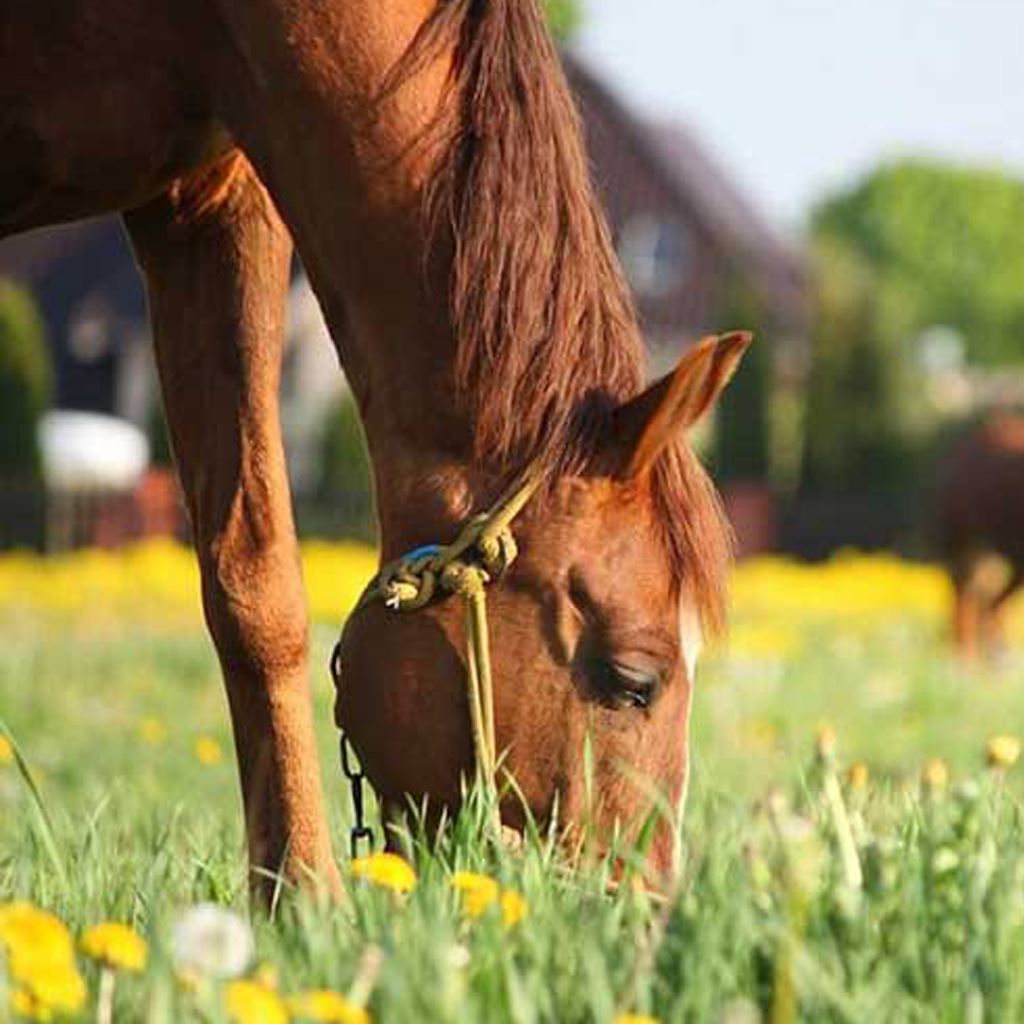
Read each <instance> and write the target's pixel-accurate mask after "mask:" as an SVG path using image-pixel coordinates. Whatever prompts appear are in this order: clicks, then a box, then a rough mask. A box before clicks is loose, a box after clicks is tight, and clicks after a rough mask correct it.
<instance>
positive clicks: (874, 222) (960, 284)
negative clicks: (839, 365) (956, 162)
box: [812, 161, 1024, 365]
mask: <svg viewBox="0 0 1024 1024" xmlns="http://www.w3.org/2000/svg"><path fill="white" fill-rule="evenodd" d="M1022 224H1024V181H1020V180H1017V179H1015V178H1011V177H1009V176H1008V175H1006V174H1003V173H1000V172H999V171H995V170H980V169H974V168H966V167H955V166H949V165H947V164H942V163H934V162H925V161H907V162H903V163H898V164H893V165H891V166H887V167H883V168H881V169H880V170H877V171H875V172H874V173H873V174H871V175H870V176H869V177H868V178H867V179H865V180H864V181H863V182H862V183H861V184H859V185H858V186H857V187H855V188H854V189H852V190H851V191H849V192H844V193H842V194H840V195H837V196H835V197H833V198H830V199H828V200H827V201H826V202H824V203H822V204H821V205H820V206H819V207H818V209H817V210H816V211H815V212H814V215H813V218H812V226H813V233H814V235H815V237H816V238H818V239H828V240H833V241H836V242H839V243H841V244H844V245H846V246H848V247H849V248H851V249H852V250H853V251H854V252H855V253H857V255H858V256H860V258H861V259H862V260H864V261H865V263H866V264H867V265H868V266H869V267H870V268H871V270H872V271H873V272H874V273H875V275H876V276H877V280H878V282H879V284H881V285H882V286H883V287H885V288H886V289H891V290H894V291H897V292H898V293H899V294H900V297H901V302H902V303H903V304H904V305H905V308H906V311H907V313H908V324H907V327H908V333H909V335H910V336H913V335H915V334H917V333H919V332H920V331H922V330H924V329H925V328H927V327H930V326H932V325H934V324H946V325H949V326H951V327H955V328H957V329H958V330H959V331H960V332H962V334H963V335H964V337H965V339H966V343H967V351H968V355H969V357H970V359H971V360H972V361H975V362H979V363H985V364H992V365H995V364H1001V363H1014V362H1016V363H1019V362H1021V361H1022V360H1024V287H1022V286H1021V282H1022V281H1024V231H1022V230H1021V225H1022Z"/></svg>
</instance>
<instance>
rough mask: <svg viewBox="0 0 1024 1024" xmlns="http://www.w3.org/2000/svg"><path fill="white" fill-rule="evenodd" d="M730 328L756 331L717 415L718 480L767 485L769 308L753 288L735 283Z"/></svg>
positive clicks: (725, 320)
mask: <svg viewBox="0 0 1024 1024" xmlns="http://www.w3.org/2000/svg"><path fill="white" fill-rule="evenodd" d="M721 321H722V325H723V327H724V328H726V329H729V330H732V329H740V330H751V331H753V332H754V334H755V340H754V344H753V345H751V347H750V348H749V349H748V350H747V354H746V355H745V356H744V357H743V362H742V363H741V364H740V368H739V370H738V371H737V373H736V376H735V378H734V379H733V380H732V382H731V383H730V384H729V386H728V387H727V388H726V389H725V391H724V392H723V393H722V397H721V399H719V402H718V411H717V413H716V414H715V447H714V466H715V476H716V478H717V479H718V480H720V481H721V482H723V483H730V482H733V481H740V480H744V481H749V480H766V479H767V478H768V474H769V450H770V426H769V423H770V417H769V404H770V401H771V386H772V381H771V359H770V353H769V345H770V344H771V341H770V340H769V338H768V337H767V335H768V333H769V331H768V330H767V328H768V324H767V322H766V317H765V315H764V304H763V302H762V301H761V299H760V297H759V296H758V295H757V293H756V292H755V291H754V290H753V288H752V287H751V286H750V285H748V284H745V283H743V282H741V281H739V280H738V279H737V280H734V281H733V283H732V284H731V285H730V287H729V290H728V293H727V295H726V298H725V302H724V308H723V311H722V314H721Z"/></svg>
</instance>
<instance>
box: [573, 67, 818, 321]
mask: <svg viewBox="0 0 1024 1024" xmlns="http://www.w3.org/2000/svg"><path fill="white" fill-rule="evenodd" d="M564 59H565V67H566V72H567V75H568V77H569V81H570V83H571V84H572V86H573V89H574V91H575V92H576V94H577V96H579V97H580V98H581V99H582V101H583V105H584V109H585V108H586V106H587V105H588V104H590V103H595V102H596V103H598V104H600V106H601V108H602V113H603V115H604V116H605V117H606V118H607V119H608V120H609V121H610V122H611V123H613V125H614V127H615V130H616V131H617V132H618V133H619V135H620V136H621V138H622V139H624V140H626V141H627V142H628V144H629V145H631V146H632V147H633V149H634V152H635V153H636V154H637V155H638V156H639V157H640V158H641V159H642V160H643V162H644V163H645V164H646V165H647V167H648V168H649V170H650V171H651V173H652V174H654V175H655V176H656V177H657V179H658V180H659V181H660V182H661V185H662V187H663V188H665V189H666V190H667V191H668V192H670V193H671V194H672V195H673V196H674V197H675V199H676V200H677V201H678V202H679V204H680V205H681V206H683V207H685V208H686V209H687V210H688V211H689V212H690V213H691V214H692V215H693V216H694V217H695V218H696V219H697V220H698V221H699V222H700V223H701V224H702V225H703V227H704V228H705V229H706V230H707V232H708V233H709V235H710V236H711V237H712V238H714V239H715V240H716V241H717V243H718V244H719V246H720V247H721V248H722V249H723V250H724V251H725V252H727V253H728V254H729V255H730V256H732V257H734V258H736V259H738V260H739V261H740V262H741V263H742V264H743V265H744V266H746V267H747V268H748V270H749V271H750V272H751V274H752V276H753V277H754V278H755V279H756V280H757V281H758V282H759V283H760V285H761V286H762V288H763V289H764V291H765V292H766V294H767V295H768V296H769V297H770V298H771V300H772V301H773V303H774V304H775V305H776V307H778V308H779V309H780V312H781V313H782V316H783V319H785V320H787V321H789V322H791V323H793V324H798V323H801V322H802V320H803V314H802V310H803V305H804V303H803V295H804V291H805V268H804V261H803V256H802V253H801V251H800V249H799V247H798V246H796V245H795V244H793V243H791V242H790V241H789V240H788V239H786V238H785V237H784V236H783V235H782V233H781V232H779V231H778V230H777V229H776V228H775V227H774V226H773V225H772V224H771V223H770V222H769V221H768V220H767V219H766V218H765V217H764V216H763V215H762V214H761V213H760V211H759V210H758V209H757V207H756V205H755V204H754V203H753V202H752V201H751V200H750V199H749V198H748V197H747V196H746V195H745V194H744V192H743V191H742V189H741V188H740V187H739V185H738V184H737V183H736V179H735V177H734V176H733V175H732V174H730V173H729V172H728V171H727V170H726V169H725V168H724V166H723V164H722V162H721V161H719V160H718V159H717V157H715V156H714V155H713V154H712V153H711V152H710V150H709V149H708V147H707V145H706V144H705V143H704V141H703V140H702V139H700V138H698V135H697V133H696V132H695V131H694V130H693V129H692V128H690V127H688V126H687V125H685V124H683V123H681V122H679V121H661V120H644V119H643V118H641V117H638V116H636V115H635V114H634V113H632V112H631V111H630V110H629V109H628V108H627V106H626V105H625V104H624V103H623V102H622V100H621V99H620V98H619V97H618V96H617V95H616V94H615V93H614V92H613V91H612V90H611V89H610V88H608V86H606V85H605V84H604V82H603V81H602V80H601V79H600V78H599V77H598V76H597V75H595V74H594V73H593V72H592V71H590V70H589V68H588V67H587V66H586V64H585V63H584V62H583V61H581V60H580V58H579V57H578V56H576V55H574V54H566V55H564Z"/></svg>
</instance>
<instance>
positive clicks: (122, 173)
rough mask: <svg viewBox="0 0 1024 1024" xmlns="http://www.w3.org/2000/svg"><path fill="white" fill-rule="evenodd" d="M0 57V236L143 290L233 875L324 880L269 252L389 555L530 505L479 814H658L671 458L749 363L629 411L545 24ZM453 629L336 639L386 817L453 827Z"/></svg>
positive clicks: (613, 312)
mask: <svg viewBox="0 0 1024 1024" xmlns="http://www.w3.org/2000/svg"><path fill="white" fill-rule="evenodd" d="M0 40H2V52H3V57H4V59H3V61H2V62H0V111H2V114H0V142H2V150H3V153H4V160H3V162H2V164H0V234H11V233H13V232H18V231H24V230H28V229H31V228H33V227H37V226H39V225H44V224H50V223H53V222H55V221H60V220H67V219H73V218H78V217H84V216H90V215H93V214H97V213H100V212H104V211H118V212H120V213H121V215H122V216H123V223H124V225H125V227H126V230H127V233H128V235H129V237H130V239H131V242H132V245H133V247H134V252H135V254H136V259H137V262H138V264H139V266H140V267H141V270H142V272H143V275H144V278H145V281H146V285H147V292H148V300H149V307H150V313H151V320H152V326H153V332H154V338H155V350H156V360H157V366H158V370H159V376H160V383H161V393H162V400H163V404H164V409H165V413H166V418H167V421H168V424H169V431H170V436H171V441H172V448H173V452H174V456H175V460H176V465H177V469H178V473H179V475H180V480H181V484H182V488H183V493H184V496H185V502H186V506H187V510H188V513H189V516H190V520H191V526H192V533H193V536H194V544H195V549H196V554H197V557H198V562H199V566H200V570H201V583H202V597H203V606H204V611H205V617H206V621H207V624H208V628H209V632H210V633H211V635H212V639H213V642H214V645H215V647H216V650H217V653H218V657H219V661H220V665H221V667H222V673H223V676H224V680H225V685H226V690H227V698H228V705H229V710H230V715H231V720H232V726H233V731H234V737H235V746H236V751H237V760H238V767H239V774H240V781H241V790H242V797H243V805H244V812H245V820H246V831H247V839H248V849H249V857H250V862H251V864H252V867H253V869H254V870H256V869H259V870H256V874H257V876H258V877H260V878H267V877H268V876H271V875H272V874H274V873H278V874H279V875H280V876H282V877H285V878H287V879H292V880H296V881H297V882H298V883H302V882H304V881H305V880H308V879H312V880H316V882H315V884H317V885H326V886H327V887H329V888H331V889H337V888H338V886H339V884H340V881H339V872H338V869H337V865H336V862H335V860H334V858H333V856H332V852H331V843H330V838H329V834H328V828H327V824H326V817H325V813H324V799H323V792H322V782H321V777H320V771H319V765H318V762H317V754H316V747H315V742H314V731H313V721H312V711H311V701H310V689H309V681H308V678H307V657H308V653H307V652H308V627H307V613H306V606H305V597H304V592H303V583H302V575H301V568H300V561H299V556H298V548H297V541H296V536H295V528H294V525H293V521H292V515H291V509H290V498H289V492H288V483H287V478H286V467H285V459H284V454H283V450H282V444H281V432H280V423H279V415H278V407H277V391H278V383H279V376H280V367H281V346H282V323H283V318H284V302H285V292H286V288H287V284H288V278H289V265H290V261H291V257H292V249H293V241H292V240H293V239H294V244H295V247H296V248H297V250H298V253H299V254H300V255H301V258H302V261H303V263H304V265H305V267H306V270H307V272H308V274H309V277H310V280H311V283H312V286H313V288H314V291H315V293H316V295H317V297H318V300H319V302H320V304H321V307H322V309H323V311H324V314H325V318H326V320H327V323H328V326H329V328H330V331H331V334H332V336H333V339H334V343H335V346H336V348H337V350H338V356H339V359H340V362H341V364H342V367H343V369H344V372H345V374H346V376H347V378H348V381H349V384H350V386H351V388H352V391H353V393H354V396H355V399H356V401H357V403H358V406H359V409H360V414H361V417H362V421H363V424H364V427H365V432H366V437H367V443H368V447H369V451H370V455H371V459H372V464H373V479H374V487H375V494H376V502H377V508H378V520H379V536H380V545H381V557H382V559H383V560H385V561H386V560H390V559H393V558H395V557H397V556H399V555H401V554H402V553H404V552H406V551H408V550H409V549H410V548H415V547H416V546H418V545H421V544H424V543H427V542H434V541H438V540H445V539H448V538H450V537H451V536H454V534H455V533H456V532H457V530H458V528H459V527H460V525H461V524H462V522H463V520H465V519H466V517H468V516H470V515H471V514H472V513H473V512H475V511H478V510H479V509H481V508H484V507H486V506H487V505H488V504H489V503H490V502H491V501H492V500H493V499H494V498H495V496H496V495H497V494H499V493H501V492H502V490H503V489H504V488H505V487H506V486H507V485H508V482H509V481H510V480H512V479H515V478H516V476H517V474H518V473H520V472H521V471H522V470H523V469H524V468H525V467H527V466H530V467H532V471H533V472H534V473H535V474H536V476H537V479H538V480H539V485H538V488H537V490H536V493H535V494H534V496H533V497H532V498H531V500H530V502H529V503H528V506H527V507H526V509H525V510H524V511H523V513H522V515H521V516H520V518H519V519H518V520H517V521H516V523H515V537H516V540H517V541H518V545H519V549H520V556H519V558H518V560H517V561H516V562H515V564H514V566H513V567H512V569H511V571H510V572H509V573H508V574H507V576H506V577H505V578H503V579H502V580H500V581H496V582H495V583H493V584H492V585H491V587H490V602H491V611H492V618H491V622H492V633H493V636H492V638H491V639H492V644H493V651H492V662H493V676H494V711H495V721H496V732H497V736H496V743H497V747H498V749H499V750H500V751H501V752H502V753H503V755H504V758H503V762H502V763H503V767H504V770H505V772H506V773H507V775H506V777H508V778H514V779H515V782H516V786H517V792H516V795H515V798H514V799H513V798H511V797H510V796H508V794H507V793H506V797H505V799H504V801H503V803H502V806H501V811H502V815H503V816H504V817H505V819H506V820H507V821H508V822H509V823H510V824H511V825H512V826H513V827H516V826H520V825H522V823H523V821H524V820H525V818H526V816H527V815H533V816H534V817H535V818H536V820H538V821H550V820H551V819H552V817H553V816H554V815H555V813H556V811H557V814H558V815H559V820H560V821H565V822H570V823H571V822H572V821H573V820H579V819H580V818H581V816H582V815H584V814H590V815H592V818H593V821H594V822H596V823H597V827H600V828H602V829H605V830H608V831H611V830H613V829H615V828H616V827H622V828H623V829H629V828H632V829H634V831H635V830H636V828H638V826H636V825H635V824H633V823H635V822H637V821H639V820H640V819H642V818H643V817H644V814H645V813H646V812H647V810H649V808H650V806H651V805H652V802H656V800H663V801H671V806H672V807H673V808H675V807H677V806H681V804H682V800H683V797H684V795H685V791H686V783H687V778H688V771H687V764H688V741H687V735H688V723H689V716H690V703H691V694H692V689H693V683H694V669H695V664H696V659H697V656H698V651H699V648H700V644H701V637H702V635H704V634H706V633H707V632H708V631H709V630H713V629H715V628H718V626H719V625H720V624H721V621H722V617H723V608H724V601H725V598H724V578H725V573H726V567H727V563H728V560H729V534H728V528H727V525H726V523H725V521H724V519H723V517H722V513H721V511H720V506H719V502H718V500H717V497H716V494H715V491H714V488H713V485H712V484H711V482H710V480H709V479H708V477H707V475H706V474H705V472H704V470H703V469H702V468H701V466H700V465H699V463H698V461H697V459H696V458H695V456H694V454H693V453H692V451H691V448H690V446H689V445H688V443H687V441H686V433H687V431H688V430H689V428H691V427H692V426H693V424H694V423H695V422H696V421H697V420H698V419H699V418H700V417H701V416H703V415H704V414H705V413H706V412H707V411H708V409H709V408H710V407H711V406H712V405H713V403H714V401H715V399H716V398H717V396H718V394H719V392H720V391H721V389H722V387H724V385H725V384H726V382H727V381H728V379H729V377H730V376H731V374H732V373H733V371H734V369H735V367H736V365H737V363H738V361H739V359H740V357H741V355H742V353H743V351H744V349H745V348H746V345H747V344H748V341H749V338H748V337H747V336H745V335H739V334H733V335H728V336H724V337H712V338H710V339H708V340H707V341H706V342H704V343H703V344H701V345H699V346H697V347H695V348H693V349H692V350H691V351H690V352H688V353H687V354H686V355H685V356H684V357H683V358H682V360H681V362H680V364H679V366H678V367H677V369H676V370H675V371H674V372H673V373H671V374H669V375H668V376H667V377H665V378H664V379H662V380H660V381H658V382H656V383H654V384H652V385H650V386H649V387H645V374H644V360H643V346H642V343H641V335H640V331H639V329H638V326H637V320H636V317H635V314H634V311H633V308H632V305H631V300H630V297H629V292H628V289H627V286H626V284H625V282H624V279H623V276H622V274H621V272H620V269H619V267H618V265H617V261H616V258H615V254H614V249H613V245H612V241H611V239H610V237H609V230H608V228H607V226H606V222H605V220H604V217H603V214H602V212H601V210H600V208H599V204H598V202H597V200H596V198H595V194H594V190H593V187H592V184H591V181H590V177H589V172H588V167H587V159H586V153H585V148H584V143H583V138H582V131H581V127H580V123H579V120H578V117H577V113H576V111H575V109H574V106H573V101H572V99H571V97H570V93H569V90H568V88H567V84H566V81H565V77H564V75H563V72H562V69H561V66H560V62H559V57H558V54H557V50H556V48H555V46H554V44H553V42H552V39H551V37H550V35H549V33H548V30H547V28H546V24H545V20H544V15H543V11H542V10H541V7H540V3H539V0H323V2H320V3H317V4H306V3H301V2H299V0H173V2H172V0H152V2H150V3H146V4H139V3H135V2H129V0H7V2H6V3H5V4H4V5H3V8H2V10H0ZM463 630H464V623H463V617H462V615H461V612H460V611H459V609H458V602H455V601H452V600H447V601H439V602H435V603H434V604H432V605H431V606H429V607H427V608H425V609H423V610H422V611H420V612H418V613H416V614H413V615H402V616H397V615H394V614H392V613H391V611H390V609H388V608H387V607H385V606H384V605H383V604H377V605H374V604H368V605H367V606H366V607H364V608H363V609H362V610H360V611H359V612H358V613H356V614H355V615H354V616H353V618H352V619H351V620H350V621H349V623H348V625H347V628H346V634H345V643H344V645H343V650H342V654H341V659H340V661H341V676H340V681H339V685H338V694H337V704H336V714H337V718H338V721H339V723H340V724H341V725H342V726H343V727H344V728H345V730H346V731H347V734H348V736H349V738H350V740H351V742H352V744H353V745H354V747H355V749H356V751H357V753H358V754H359V757H360V759H361V760H362V762H363V764H364V766H365V769H366V772H367V773H368V776H369V779H370V781H371V783H372V784H373V786H374V787H375V789H376V790H377V793H378V794H379V796H380V800H381V805H382V807H383V808H384V809H385V812H386V813H387V814H388V815H391V814H393V813H399V812H400V811H401V810H402V808H403V807H405V805H406V801H407V800H408V798H409V797H410V796H412V797H413V798H416V799H418V800H427V801H428V802H429V804H430V805H431V806H433V807H443V808H452V809H454V808H457V807H458V806H459V801H460V799H461V793H462V788H461V784H460V780H462V779H463V778H466V777H468V776H469V774H470V773H471V771H472V768H473V747H472V740H471V735H470V724H469V721H468V714H467V693H466V685H465V673H466V664H465V661H464V658H463V654H462V651H463V639H464V637H463ZM588 744H589V750H590V753H589V758H588V759H587V758H585V757H584V748H585V746H586V745H588ZM585 760H587V761H588V767H587V770H586V771H585ZM588 792H591V793H592V794H593V798H592V799H590V798H588V797H587V793H588ZM655 794H657V796H655ZM666 817H668V816H666ZM675 831H676V830H675V825H674V821H673V822H672V823H668V822H666V823H665V824H664V825H663V826H659V831H658V835H657V837H656V838H655V839H654V840H653V842H652V843H651V846H650V849H649V851H648V856H649V858H650V861H651V863H652V864H653V865H656V866H660V867H662V868H664V867H666V866H667V865H668V863H669V861H670V858H671V852H672V849H673V848H674V845H675V839H674V835H675ZM255 884H256V885H257V887H258V886H259V884H260V883H259V882H258V881H257V882H256V883H255ZM271 884H272V883H271Z"/></svg>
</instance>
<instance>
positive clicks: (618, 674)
mask: <svg viewBox="0 0 1024 1024" xmlns="http://www.w3.org/2000/svg"><path fill="white" fill-rule="evenodd" d="M605 668H606V672H607V677H608V681H609V683H610V684H611V685H610V687H609V690H610V692H609V693H608V697H609V698H610V699H611V700H612V701H613V702H614V703H615V705H616V706H618V707H626V708H649V707H650V706H651V703H652V702H653V700H654V698H655V696H656V695H657V692H658V684H659V683H660V682H661V677H660V676H659V675H658V673H657V672H652V671H650V670H648V669H642V668H637V667H636V666H635V665H627V664H625V663H623V662H621V661H615V660H609V661H607V662H606V663H605Z"/></svg>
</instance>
